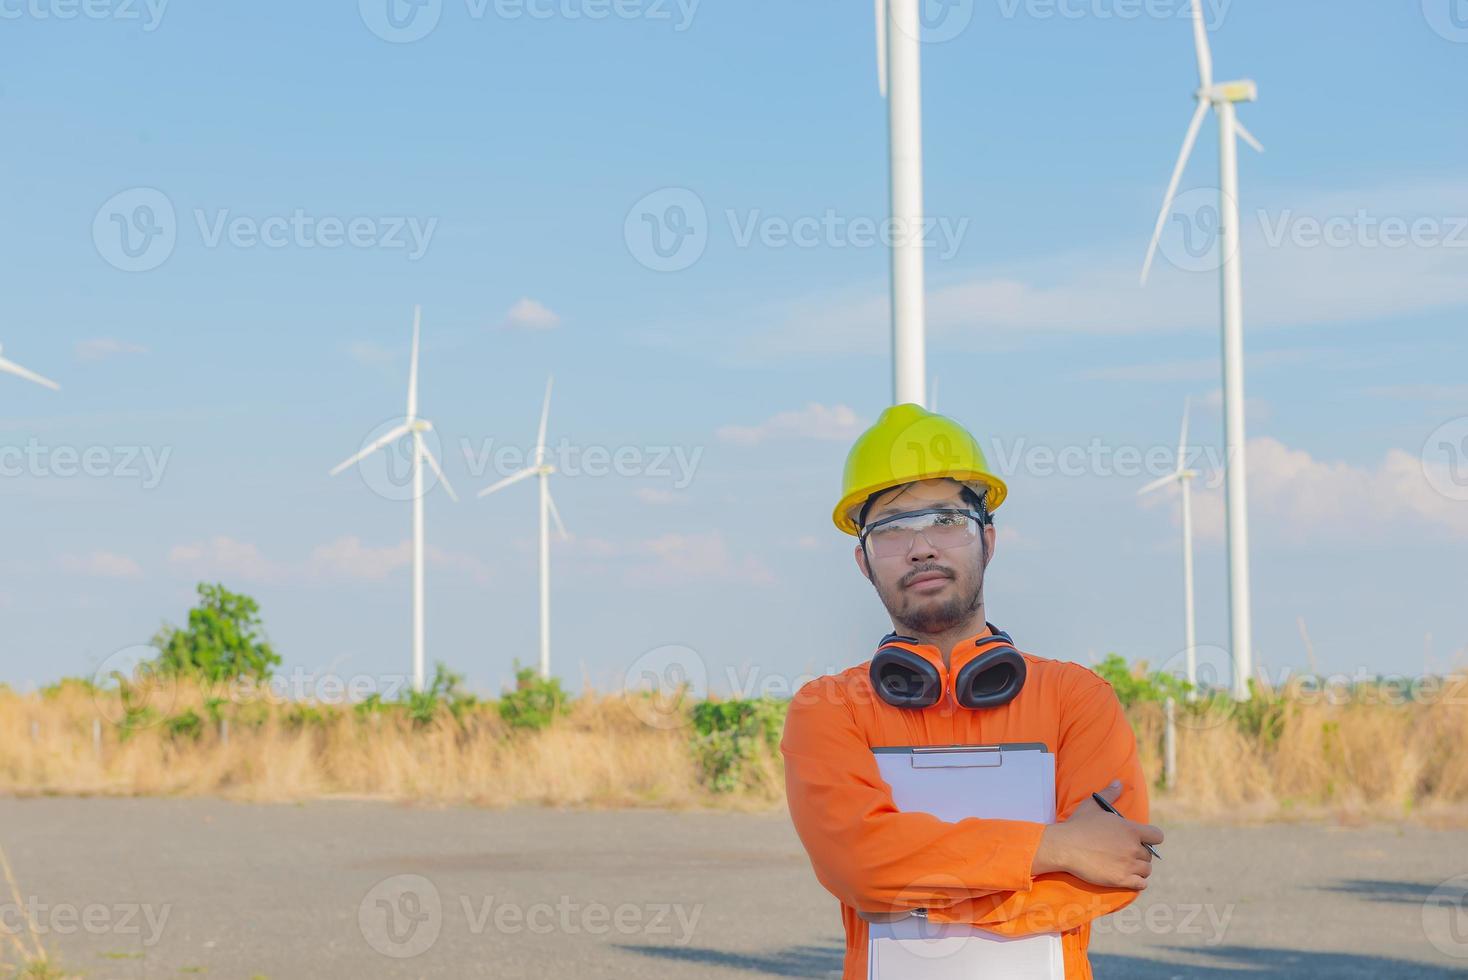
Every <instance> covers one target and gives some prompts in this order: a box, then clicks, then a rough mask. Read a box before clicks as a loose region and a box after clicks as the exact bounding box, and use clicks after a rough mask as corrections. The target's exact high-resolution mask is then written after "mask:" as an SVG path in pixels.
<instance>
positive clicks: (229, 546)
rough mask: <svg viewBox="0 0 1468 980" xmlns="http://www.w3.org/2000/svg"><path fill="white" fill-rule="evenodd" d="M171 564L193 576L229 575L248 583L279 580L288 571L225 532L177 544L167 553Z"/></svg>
mask: <svg viewBox="0 0 1468 980" xmlns="http://www.w3.org/2000/svg"><path fill="white" fill-rule="evenodd" d="M168 563H169V564H170V565H174V566H176V567H178V568H180V569H182V570H184V571H186V572H188V573H189V574H191V575H196V576H202V577H206V578H207V577H221V576H230V577H234V578H239V579H243V580H244V581H247V582H275V581H279V580H280V579H282V578H283V577H284V576H285V572H286V569H284V568H283V567H282V566H280V565H277V564H276V563H275V562H272V561H270V560H269V559H267V558H266V557H265V556H264V555H262V554H261V553H260V549H259V548H257V547H256V546H255V545H253V544H250V543H249V542H247V541H237V540H235V539H234V538H231V537H228V536H226V535H222V534H221V535H217V536H215V537H213V538H210V539H209V540H207V541H200V542H194V543H190V544H180V545H175V546H174V547H173V548H172V550H170V551H169V553H168Z"/></svg>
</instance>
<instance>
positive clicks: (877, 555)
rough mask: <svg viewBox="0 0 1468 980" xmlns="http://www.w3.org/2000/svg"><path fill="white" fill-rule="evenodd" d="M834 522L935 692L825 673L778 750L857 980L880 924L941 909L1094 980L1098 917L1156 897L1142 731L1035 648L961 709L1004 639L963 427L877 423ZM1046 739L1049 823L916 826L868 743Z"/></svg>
mask: <svg viewBox="0 0 1468 980" xmlns="http://www.w3.org/2000/svg"><path fill="white" fill-rule="evenodd" d="M844 480H845V486H844V488H843V492H842V499H841V502H840V504H839V505H838V506H837V508H836V512H835V514H834V518H835V522H836V526H837V527H838V528H840V529H841V530H842V531H845V532H846V533H848V534H853V535H856V536H857V538H858V543H857V545H856V549H855V557H856V565H857V568H858V569H860V571H861V573H862V575H864V576H865V577H866V578H867V579H868V580H869V581H870V582H871V583H872V586H873V587H874V588H875V590H876V593H877V596H878V598H879V599H881V601H882V604H883V605H884V606H885V607H886V609H887V613H888V615H889V616H890V617H891V619H892V628H893V630H894V631H895V632H896V634H899V635H897V636H889V637H887V638H884V643H886V644H890V645H894V646H896V647H898V648H900V649H904V650H908V651H910V652H911V653H914V654H916V655H917V656H919V657H921V658H922V659H923V660H925V661H927V662H928V664H930V665H931V667H932V669H933V670H935V671H936V673H937V676H938V677H939V678H940V679H941V683H942V687H941V696H938V695H935V697H936V698H937V700H936V702H935V703H932V704H931V705H929V706H927V707H911V706H907V707H898V706H894V705H893V704H890V703H888V701H887V700H884V696H883V695H882V692H879V691H878V690H877V689H876V688H875V687H874V686H873V681H872V679H871V676H870V674H869V668H870V662H868V663H863V664H861V665H859V666H856V667H852V668H850V669H848V670H846V671H844V672H842V673H840V674H837V675H828V676H825V677H820V678H817V679H816V680H814V681H811V682H810V683H809V684H807V685H805V686H804V687H802V688H801V690H800V691H799V692H798V693H797V694H796V696H795V698H794V700H793V701H792V703H791V707H790V713H789V716H788V718H787V721H786V724H785V733H784V738H783V739H782V741H781V743H780V750H781V752H782V754H783V755H784V758H785V774H786V789H787V795H788V798H789V805H790V815H791V818H792V819H793V820H794V823H795V829H796V831H797V833H798V834H799V835H800V839H801V841H802V842H803V843H804V845H805V848H806V851H807V852H808V853H809V855H810V860H811V864H812V866H813V867H814V869H815V873H816V877H817V879H819V880H820V882H821V884H822V885H824V886H825V887H826V889H827V890H828V891H830V892H831V893H832V894H833V895H835V896H836V897H837V898H838V899H840V901H841V918H842V922H843V924H844V925H845V928H846V956H845V964H844V970H843V972H842V977H843V980H865V978H866V976H867V962H866V961H867V924H868V922H870V921H876V920H880V919H883V918H891V917H894V916H905V915H908V914H910V912H911V910H914V909H927V910H928V912H927V914H928V917H929V920H930V921H933V922H943V923H953V922H958V923H968V924H972V925H975V926H977V927H979V928H982V929H985V930H988V931H990V932H994V933H1000V934H1003V935H1010V936H1018V935H1029V934H1033V933H1038V932H1059V933H1061V944H1062V948H1063V951H1064V957H1065V976H1066V980H1082V978H1088V977H1090V976H1091V968H1090V963H1089V961H1088V960H1087V958H1086V946H1087V943H1088V941H1089V938H1090V923H1091V922H1092V921H1093V920H1094V919H1096V918H1097V917H1098V916H1102V915H1106V914H1108V913H1111V912H1115V911H1116V910H1118V909H1120V908H1122V907H1124V906H1125V905H1127V904H1128V903H1130V902H1131V901H1133V900H1134V899H1135V898H1136V895H1137V893H1138V892H1140V891H1141V890H1142V889H1144V888H1145V887H1146V886H1147V877H1148V875H1150V874H1151V870H1152V864H1151V854H1150V853H1149V852H1148V851H1147V849H1146V848H1145V847H1144V846H1143V845H1144V844H1157V843H1160V842H1161V841H1162V832H1161V831H1160V830H1158V829H1157V828H1156V827H1152V826H1149V825H1147V824H1146V823H1145V822H1134V821H1133V820H1127V819H1123V818H1120V817H1117V816H1114V815H1112V814H1109V813H1107V812H1106V811H1104V810H1102V809H1101V808H1100V807H1099V806H1097V805H1096V803H1095V801H1093V800H1092V799H1091V794H1092V793H1093V792H1100V793H1101V795H1102V796H1103V797H1104V798H1105V799H1107V800H1108V802H1111V803H1114V804H1115V805H1116V808H1117V809H1118V810H1119V811H1120V812H1121V813H1123V814H1126V815H1127V816H1129V817H1133V818H1135V820H1136V821H1145V820H1146V819H1147V790H1146V786H1145V784H1144V783H1143V777H1142V771H1141V766H1140V764H1139V763H1138V761H1137V747H1136V738H1135V736H1134V735H1133V734H1132V730H1131V727H1130V726H1129V725H1128V724H1127V720H1126V718H1125V717H1124V716H1123V714H1122V710H1121V705H1120V704H1119V703H1118V702H1117V699H1116V694H1115V692H1114V691H1112V689H1111V686H1110V685H1109V684H1107V683H1106V682H1105V681H1103V680H1101V678H1099V677H1097V676H1096V675H1095V674H1094V673H1092V672H1091V671H1089V670H1087V669H1086V668H1084V667H1082V666H1080V665H1078V664H1073V663H1068V662H1065V661H1058V660H1046V659H1044V658H1041V657H1037V656H1034V655H1032V654H1028V653H1024V654H1022V657H1023V669H1022V670H1020V671H1018V672H1017V674H1018V677H1019V680H1020V682H1021V683H1022V686H1021V687H1019V689H1018V693H1017V694H1014V693H1012V692H1011V693H1010V694H1007V695H1004V696H1012V699H1011V700H1008V701H1007V703H1002V704H999V705H998V706H993V707H982V708H971V707H962V706H961V705H960V704H959V703H958V701H957V700H955V691H954V678H955V677H957V676H959V672H960V671H961V670H962V668H963V667H964V666H965V664H967V663H969V662H970V661H973V660H974V659H975V658H976V657H978V656H980V655H982V654H983V653H984V651H985V650H986V649H992V648H994V647H995V646H996V645H999V643H1000V638H998V637H996V636H995V633H994V630H993V628H992V627H991V626H990V625H989V624H988V622H987V621H986V619H985V616H986V609H985V605H984V574H985V572H986V570H987V569H988V566H989V563H990V561H992V560H993V557H994V546H995V532H994V524H993V521H992V518H991V517H990V514H991V512H992V511H993V510H995V509H997V508H998V507H999V505H1000V504H1001V503H1003V501H1004V497H1005V496H1006V494H1007V492H1008V491H1007V488H1006V487H1005V485H1004V483H1003V482H1002V481H1001V480H999V479H998V478H997V477H995V476H994V475H993V474H992V473H990V472H989V468H988V466H987V464H986V463H985V461H984V455H983V451H982V450H981V449H980V448H979V445H978V442H977V441H976V440H975V439H974V437H973V436H972V435H970V434H969V433H968V432H967V431H965V430H964V429H963V428H962V427H961V426H960V425H958V423H956V422H954V421H953V420H951V419H948V418H945V417H943V416H940V415H935V414H933V413H930V412H927V411H925V410H924V409H922V408H920V407H919V406H917V405H898V406H895V407H893V408H890V409H888V410H887V411H885V412H883V413H882V416H881V418H880V419H878V420H877V422H876V424H875V425H873V426H872V428H871V429H869V430H867V432H866V433H864V434H863V435H862V436H861V437H860V438H859V439H858V440H857V442H856V444H855V445H854V446H853V447H852V450H851V453H850V455H849V456H848V457H847V461H846V472H845V478H844ZM1009 742H1043V743H1045V745H1046V746H1048V747H1049V749H1050V751H1051V752H1053V753H1054V754H1055V763H1056V767H1055V783H1056V785H1055V790H1056V801H1055V802H1056V816H1057V820H1058V821H1059V822H1057V823H1054V824H1049V825H1045V824H1039V823H1027V822H1024V821H1013V820H986V819H978V818H973V819H967V820H962V821H960V822H958V823H947V822H944V821H941V820H938V819H937V818H936V817H933V816H931V815H929V814H924V813H915V812H911V813H902V812H899V811H898V810H897V809H896V807H895V806H894V805H893V803H892V797H891V792H890V789H889V787H888V786H887V784H886V783H885V782H884V781H883V780H882V778H881V777H880V776H879V775H878V771H877V766H876V762H875V759H874V757H873V755H872V752H871V748H872V747H873V746H883V745H887V746H912V745H993V744H997V743H1009Z"/></svg>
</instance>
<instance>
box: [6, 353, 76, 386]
mask: <svg viewBox="0 0 1468 980" xmlns="http://www.w3.org/2000/svg"><path fill="white" fill-rule="evenodd" d="M3 351H4V348H3V347H0V352H3ZM0 371H3V372H4V373H6V374H13V375H15V376H16V377H17V378H24V379H25V380H27V381H34V382H35V383H36V384H38V385H40V386H41V387H43V388H50V389H51V390H52V391H60V390H61V386H60V385H59V384H57V383H56V382H54V381H52V380H51V379H50V378H43V377H41V376H40V375H39V374H37V373H36V372H34V371H32V370H30V369H28V368H23V367H21V366H20V365H19V364H17V363H15V362H14V361H12V360H10V359H8V358H6V357H0Z"/></svg>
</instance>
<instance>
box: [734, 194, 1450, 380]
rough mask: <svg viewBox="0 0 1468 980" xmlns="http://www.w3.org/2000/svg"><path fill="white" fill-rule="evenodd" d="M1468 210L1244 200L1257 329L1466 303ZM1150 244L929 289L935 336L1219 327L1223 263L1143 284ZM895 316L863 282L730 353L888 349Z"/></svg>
mask: <svg viewBox="0 0 1468 980" xmlns="http://www.w3.org/2000/svg"><path fill="white" fill-rule="evenodd" d="M1434 215H1435V216H1437V217H1433V216H1434ZM1464 215H1468V182H1457V183H1439V184H1436V185H1433V184H1428V183H1414V184H1410V185H1404V186H1399V187H1382V188H1374V189H1366V190H1360V191H1351V192H1340V193H1335V194H1330V195H1324V196H1322V195H1319V194H1314V195H1308V196H1307V195H1305V194H1299V195H1296V196H1295V197H1294V198H1293V199H1291V198H1289V197H1281V198H1279V199H1278V200H1275V201H1264V202H1261V203H1256V204H1253V205H1252V206H1249V207H1246V208H1245V209H1244V221H1243V224H1244V243H1243V256H1244V261H1243V268H1244V295H1245V303H1246V308H1245V309H1246V313H1245V316H1246V324H1247V326H1248V327H1249V328H1250V329H1257V328H1261V327H1266V328H1267V327H1277V326H1293V325H1301V324H1329V323H1353V322H1361V321H1369V320H1374V319H1380V318H1383V317H1388V316H1408V315H1414V314H1420V313H1424V312H1428V311H1433V310H1442V309H1461V308H1463V307H1465V306H1468V276H1464V275H1462V271H1461V267H1462V265H1463V263H1464V261H1465V260H1468V218H1463V217H1452V216H1464ZM1422 216H1426V217H1425V218H1423V217H1422ZM1398 217H1405V218H1407V219H1408V223H1409V224H1410V221H1411V220H1415V219H1418V218H1422V220H1425V221H1427V222H1428V223H1429V226H1430V227H1432V228H1436V229H1437V235H1438V238H1437V239H1433V238H1432V237H1431V236H1424V237H1423V238H1421V239H1419V240H1417V241H1415V242H1413V241H1409V242H1407V243H1404V244H1401V245H1391V244H1386V243H1383V242H1382V241H1381V232H1380V229H1379V226H1380V224H1381V222H1382V221H1383V220H1385V219H1387V218H1398ZM1332 222H1334V223H1336V225H1337V226H1338V225H1339V224H1340V223H1342V222H1344V223H1346V224H1347V237H1346V239H1345V241H1344V243H1343V244H1341V245H1332V244H1325V243H1323V242H1315V241H1313V240H1312V239H1311V238H1310V237H1309V236H1308V235H1303V234H1302V229H1303V230H1306V231H1308V230H1309V229H1310V228H1311V227H1312V223H1315V224H1327V223H1332ZM1169 228H1171V225H1169ZM1178 234H1179V236H1180V234H1181V232H1180V230H1179V231H1178ZM1145 250H1146V240H1145V238H1141V239H1139V240H1127V241H1123V242H1119V243H1118V242H1104V243H1097V244H1095V245H1093V246H1090V247H1087V248H1084V249H1081V250H1076V251H1071V252H1067V253H1059V254H1054V255H1049V256H1045V257H1043V258H1039V259H1035V260H1033V261H1029V262H1024V263H1015V264H1008V265H996V266H989V267H985V268H981V269H978V270H975V271H974V272H973V273H972V274H971V275H969V276H968V277H967V278H963V279H959V280H954V281H949V282H948V283H946V284H944V283H935V284H934V286H933V288H931V289H930V291H929V295H928V325H929V331H930V335H931V337H932V339H933V340H934V341H936V342H941V343H942V344H943V345H945V346H946V347H949V348H954V349H965V350H975V349H980V348H983V349H991V350H992V349H994V348H995V347H996V346H999V345H1003V344H1010V345H1019V344H1023V343H1027V342H1029V341H1030V340H1031V339H1032V338H1034V337H1035V336H1037V335H1044V334H1051V335H1074V334H1093V335H1124V334H1131V335H1136V334H1146V333H1154V332H1163V331H1182V330H1201V329H1213V330H1216V329H1217V328H1218V322H1219V310H1218V273H1217V271H1216V269H1214V270H1204V271H1198V272H1188V271H1183V270H1182V269H1180V268H1177V267H1174V266H1172V265H1169V264H1168V263H1167V262H1166V260H1165V258H1159V260H1158V263H1157V265H1156V267H1155V268H1154V270H1153V274H1152V280H1151V282H1150V283H1149V285H1147V286H1146V287H1143V286H1142V285H1141V284H1140V283H1139V281H1138V275H1139V273H1140V268H1141V261H1142V258H1143V255H1144V254H1145ZM740 312H741V316H746V317H747V311H740ZM889 317H890V308H889V304H888V300H887V298H886V296H885V294H884V292H883V291H882V289H881V288H877V287H862V288H861V289H860V291H858V292H854V293H852V294H850V295H848V296H846V297H844V298H839V297H838V298H835V299H833V298H832V296H831V294H830V290H829V289H826V290H823V291H822V292H821V293H820V294H818V295H809V296H805V297H800V298H796V299H794V300H790V301H787V302H785V303H783V304H782V305H780V306H779V307H777V308H775V309H772V310H766V311H763V312H761V313H760V314H759V316H758V319H760V320H763V321H764V322H767V323H769V324H771V326H770V327H769V328H768V329H767V330H764V331H760V332H757V333H752V334H751V333H748V332H730V333H729V336H730V337H731V342H732V343H733V344H735V345H736V346H735V347H734V348H733V349H731V350H730V351H729V353H730V354H731V355H733V356H735V357H737V358H740V359H754V360H761V359H769V358H778V357H786V356H792V355H808V354H813V353H823V354H849V353H851V352H852V351H853V350H858V351H867V352H871V353H877V352H881V351H885V350H886V349H887V345H888V343H889V340H888V330H889V322H888V321H889Z"/></svg>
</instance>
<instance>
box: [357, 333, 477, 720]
mask: <svg viewBox="0 0 1468 980" xmlns="http://www.w3.org/2000/svg"><path fill="white" fill-rule="evenodd" d="M421 319H422V308H421V307H418V306H415V307H413V355H412V361H411V365H410V367H409V369H408V414H407V416H406V417H405V418H404V419H403V423H402V424H401V425H399V426H396V427H395V428H393V429H392V431H390V432H388V433H387V434H386V435H384V436H380V437H379V438H377V439H374V440H373V441H372V442H371V443H370V444H369V445H367V446H364V447H363V448H362V450H361V451H360V452H358V453H357V454H356V455H354V456H352V457H351V458H350V459H347V460H346V461H344V462H342V463H340V464H338V465H337V466H336V467H335V468H334V469H333V470H332V471H331V475H332V476H336V475H337V474H338V473H340V472H342V471H343V470H345V469H346V468H347V467H349V466H352V465H353V464H355V463H359V462H361V461H362V460H364V459H366V458H367V457H368V456H371V455H372V454H373V453H375V452H377V451H378V450H379V449H382V448H384V447H385V446H387V445H388V444H389V443H391V442H393V441H394V440H396V439H400V438H402V437H403V436H406V435H411V436H412V437H413V449H412V463H411V464H410V465H411V466H412V468H413V689H414V690H415V691H421V690H423V686H424V679H423V464H425V463H427V464H428V466H429V467H430V468H431V469H432V470H433V473H434V475H435V476H437V477H438V479H439V481H440V482H441V483H443V488H444V490H446V491H448V495H449V499H451V500H453V501H455V502H457V501H458V499H459V498H458V495H457V494H455V493H454V488H453V487H451V486H449V480H448V477H446V476H444V474H443V468H442V467H441V466H439V465H438V460H436V459H434V457H433V453H432V451H430V450H429V448H428V446H427V445H425V444H424V442H423V434H424V433H425V432H431V431H433V423H432V422H430V421H428V420H427V419H420V418H419V417H418V327H419V323H420V321H421Z"/></svg>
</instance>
